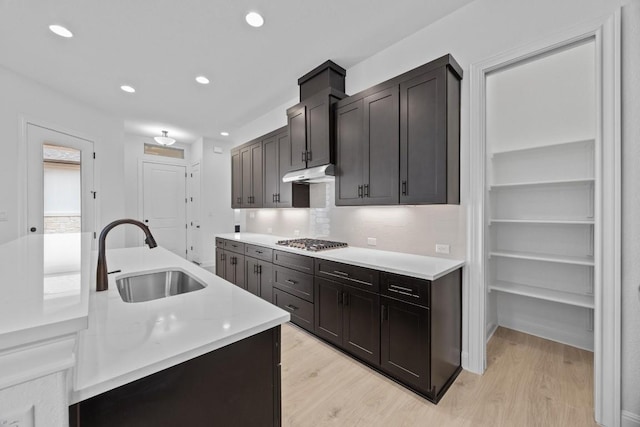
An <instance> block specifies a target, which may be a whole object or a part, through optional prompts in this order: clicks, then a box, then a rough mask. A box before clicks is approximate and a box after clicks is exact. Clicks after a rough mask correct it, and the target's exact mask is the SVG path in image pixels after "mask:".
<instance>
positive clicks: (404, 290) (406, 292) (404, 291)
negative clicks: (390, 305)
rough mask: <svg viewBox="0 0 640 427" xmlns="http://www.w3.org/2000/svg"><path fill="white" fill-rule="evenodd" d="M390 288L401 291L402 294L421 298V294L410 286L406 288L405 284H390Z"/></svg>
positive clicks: (393, 290)
mask: <svg viewBox="0 0 640 427" xmlns="http://www.w3.org/2000/svg"><path fill="white" fill-rule="evenodd" d="M389 290H390V291H391V292H396V293H399V294H400V295H406V296H410V297H414V298H420V295H416V294H414V293H413V289H410V288H405V287H404V286H398V285H393V284H391V285H389Z"/></svg>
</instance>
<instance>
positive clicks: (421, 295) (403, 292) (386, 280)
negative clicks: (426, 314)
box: [380, 273, 431, 307]
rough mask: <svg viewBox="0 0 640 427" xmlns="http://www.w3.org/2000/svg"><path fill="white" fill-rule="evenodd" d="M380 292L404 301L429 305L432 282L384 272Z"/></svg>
mask: <svg viewBox="0 0 640 427" xmlns="http://www.w3.org/2000/svg"><path fill="white" fill-rule="evenodd" d="M381 275H382V285H381V286H380V288H381V289H380V293H381V294H383V295H387V296H389V297H391V298H395V299H398V300H402V301H407V302H410V303H413V304H417V305H421V306H423V307H429V306H430V305H431V304H430V303H431V301H430V300H431V298H430V295H431V282H430V281H429V280H422V279H416V278H415V277H408V276H401V275H399V274H391V273H382V274H381Z"/></svg>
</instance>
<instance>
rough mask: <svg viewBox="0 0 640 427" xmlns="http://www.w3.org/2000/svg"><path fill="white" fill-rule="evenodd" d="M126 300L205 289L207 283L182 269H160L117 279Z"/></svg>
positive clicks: (146, 298) (147, 299)
mask: <svg viewBox="0 0 640 427" xmlns="http://www.w3.org/2000/svg"><path fill="white" fill-rule="evenodd" d="M116 285H117V286H118V292H120V297H121V298H122V300H123V301H124V302H143V301H151V300H154V299H158V298H166V297H170V296H173V295H179V294H186V293H187V292H193V291H197V290H200V289H203V288H204V287H205V286H206V285H205V284H203V283H202V282H200V281H199V280H198V279H196V278H194V277H192V276H190V275H188V274H187V273H185V272H184V271H180V270H167V271H159V272H157V273H146V274H139V275H135V276H127V277H122V278H120V279H117V280H116Z"/></svg>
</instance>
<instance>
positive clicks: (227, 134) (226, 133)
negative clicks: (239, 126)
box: [220, 132, 229, 136]
mask: <svg viewBox="0 0 640 427" xmlns="http://www.w3.org/2000/svg"><path fill="white" fill-rule="evenodd" d="M220 135H222V136H229V132H220Z"/></svg>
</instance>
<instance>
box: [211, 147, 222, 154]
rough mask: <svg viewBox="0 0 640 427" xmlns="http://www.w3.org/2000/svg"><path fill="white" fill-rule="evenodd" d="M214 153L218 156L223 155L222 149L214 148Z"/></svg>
mask: <svg viewBox="0 0 640 427" xmlns="http://www.w3.org/2000/svg"><path fill="white" fill-rule="evenodd" d="M213 152H214V153H216V154H222V147H213Z"/></svg>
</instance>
